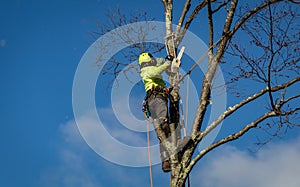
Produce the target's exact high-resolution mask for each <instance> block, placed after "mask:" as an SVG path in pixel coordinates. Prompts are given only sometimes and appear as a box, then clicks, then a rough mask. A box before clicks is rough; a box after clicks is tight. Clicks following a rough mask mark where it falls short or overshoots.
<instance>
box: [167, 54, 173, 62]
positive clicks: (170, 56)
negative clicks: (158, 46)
mask: <svg viewBox="0 0 300 187" xmlns="http://www.w3.org/2000/svg"><path fill="white" fill-rule="evenodd" d="M165 59H166V60H169V61H172V60H173V59H174V57H173V56H172V55H168V56H166V58H165Z"/></svg>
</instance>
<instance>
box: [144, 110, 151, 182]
mask: <svg viewBox="0 0 300 187" xmlns="http://www.w3.org/2000/svg"><path fill="white" fill-rule="evenodd" d="M144 116H145V118H146V120H147V150H148V163H149V179H150V187H153V175H152V161H151V151H150V124H151V121H150V119H149V117H148V116H147V114H146V113H145V112H144Z"/></svg>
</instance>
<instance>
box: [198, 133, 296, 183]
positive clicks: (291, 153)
mask: <svg viewBox="0 0 300 187" xmlns="http://www.w3.org/2000/svg"><path fill="white" fill-rule="evenodd" d="M299 161H300V139H298V140H296V141H294V142H289V143H280V144H277V145H276V144H275V143H271V144H270V145H268V146H265V147H263V149H261V150H260V151H259V152H257V154H255V155H254V156H253V155H251V154H250V153H249V152H247V151H240V150H238V149H236V148H234V147H230V146H226V147H225V148H224V149H222V150H220V151H216V152H214V153H212V154H211V155H210V156H209V157H208V159H206V163H203V162H202V164H204V165H203V166H202V167H201V166H200V167H199V168H197V167H196V168H195V169H194V172H193V174H192V181H194V182H195V183H198V184H201V186H202V187H228V186H230V187H253V186H255V187H285V186H286V187H299V185H300V177H299V173H300V162H299ZM200 164H201V163H200ZM200 164H199V165H200ZM199 165H198V166H199ZM200 170H201V171H200ZM195 180H196V181H195Z"/></svg>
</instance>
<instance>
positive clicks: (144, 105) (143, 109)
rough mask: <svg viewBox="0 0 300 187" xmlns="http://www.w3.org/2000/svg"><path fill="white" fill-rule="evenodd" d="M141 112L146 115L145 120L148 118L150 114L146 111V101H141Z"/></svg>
mask: <svg viewBox="0 0 300 187" xmlns="http://www.w3.org/2000/svg"><path fill="white" fill-rule="evenodd" d="M142 111H143V113H144V114H145V115H146V117H147V118H149V117H150V112H149V110H148V105H147V102H146V100H143V103H142Z"/></svg>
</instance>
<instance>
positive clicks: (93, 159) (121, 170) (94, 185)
mask: <svg viewBox="0 0 300 187" xmlns="http://www.w3.org/2000/svg"><path fill="white" fill-rule="evenodd" d="M101 112H102V114H103V115H104V116H107V117H108V115H109V113H110V112H111V111H106V110H102V111H101ZM79 120H81V123H82V124H85V128H84V130H85V131H87V132H86V133H87V134H90V135H91V136H93V137H94V136H95V137H96V136H97V137H98V136H102V135H101V133H100V134H95V129H94V125H99V122H98V121H97V120H95V119H94V118H90V117H89V115H86V116H82V117H81V118H80V119H79ZM110 125H113V123H110ZM109 130H110V131H111V133H112V134H113V135H114V136H115V138H120V139H122V138H123V139H124V138H125V139H127V142H126V143H128V142H136V141H140V142H141V141H146V137H145V138H144V139H142V138H141V137H140V136H134V135H132V134H131V133H130V132H128V131H127V130H126V129H125V130H124V129H119V128H109ZM59 132H60V134H61V136H62V140H63V141H62V142H61V144H60V145H59V152H58V156H59V158H58V160H59V163H58V164H56V165H53V166H52V167H51V168H48V169H46V170H45V171H44V172H43V173H42V174H41V178H40V184H41V185H40V186H44V187H48V186H49V187H50V186H66V187H69V186H72V187H77V186H78V187H81V186H87V187H101V186H107V185H108V184H111V185H113V186H120V185H119V184H122V186H124V187H125V186H145V185H148V180H149V179H148V168H146V167H144V168H130V167H123V166H119V165H116V164H113V163H109V162H107V161H105V160H104V159H103V158H101V157H100V156H99V155H97V154H96V153H95V152H94V151H92V149H91V148H90V147H89V146H88V145H87V143H86V142H85V140H84V138H83V137H82V136H81V135H80V132H79V129H78V127H77V125H76V123H75V120H70V121H68V122H66V123H65V124H61V125H60V127H59ZM95 141H96V139H95ZM101 146H104V147H106V148H103V149H105V150H110V151H111V154H114V155H119V158H122V159H126V158H127V157H134V158H136V160H137V161H138V160H139V159H141V158H140V157H139V156H141V155H136V154H135V153H134V152H132V153H130V154H129V155H124V154H120V152H121V151H120V150H117V149H113V148H111V146H110V143H109V142H107V141H106V142H105V143H102V144H101ZM153 156H154V155H153ZM157 156H158V157H159V154H158V155H157ZM144 157H145V158H144V159H146V160H147V155H145V156H144ZM141 171H142V172H141ZM104 176H105V177H104ZM115 178H117V179H118V180H115V181H111V180H112V179H115ZM132 178H135V180H132Z"/></svg>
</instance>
